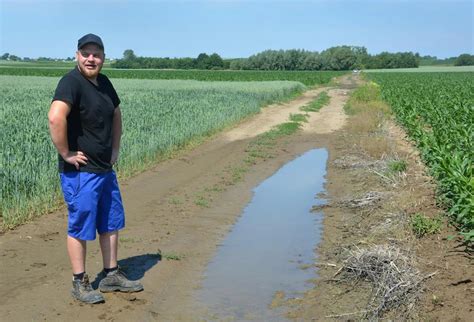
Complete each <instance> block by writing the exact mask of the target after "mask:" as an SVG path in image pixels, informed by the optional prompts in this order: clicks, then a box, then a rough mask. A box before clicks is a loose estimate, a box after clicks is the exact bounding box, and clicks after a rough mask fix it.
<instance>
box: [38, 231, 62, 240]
mask: <svg viewBox="0 0 474 322" xmlns="http://www.w3.org/2000/svg"><path fill="white" fill-rule="evenodd" d="M58 236H59V231H53V232H48V233H44V234H40V235H38V237H39V238H41V239H42V240H44V241H50V240H54V239H55V238H57V237H58Z"/></svg>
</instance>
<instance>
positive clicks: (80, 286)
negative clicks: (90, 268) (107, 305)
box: [71, 274, 105, 304]
mask: <svg viewBox="0 0 474 322" xmlns="http://www.w3.org/2000/svg"><path fill="white" fill-rule="evenodd" d="M71 294H72V296H73V297H74V298H75V299H76V300H79V301H81V302H84V303H89V304H96V303H102V302H105V299H104V297H103V296H102V294H100V293H99V292H97V291H94V289H93V288H92V286H91V284H90V283H89V276H87V274H84V277H83V278H82V280H76V279H75V280H73V281H72V290H71Z"/></svg>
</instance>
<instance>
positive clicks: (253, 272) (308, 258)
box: [197, 149, 328, 321]
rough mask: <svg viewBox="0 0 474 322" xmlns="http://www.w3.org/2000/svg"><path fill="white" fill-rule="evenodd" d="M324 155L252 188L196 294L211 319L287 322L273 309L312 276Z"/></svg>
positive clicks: (311, 155) (308, 157)
mask: <svg viewBox="0 0 474 322" xmlns="http://www.w3.org/2000/svg"><path fill="white" fill-rule="evenodd" d="M327 157H328V154H327V151H326V150H325V149H314V150H310V151H308V152H306V153H305V154H303V155H301V156H300V157H298V158H296V159H294V160H293V161H291V162H289V163H287V164H286V165H284V166H283V167H281V168H280V169H279V170H278V171H277V172H276V173H275V174H273V175H272V176H271V177H270V178H268V179H267V180H265V181H263V182H262V183H261V184H260V185H258V186H257V187H256V188H255V189H254V191H253V192H254V196H253V199H252V200H251V202H250V203H249V204H248V205H247V207H246V208H245V209H244V211H243V213H242V216H241V217H240V219H239V221H238V222H237V223H236V224H235V225H234V227H233V229H232V231H231V232H229V234H228V236H227V237H226V238H225V239H224V241H223V242H222V245H220V246H219V249H218V251H217V254H216V255H215V257H214V258H213V260H212V261H211V262H210V263H209V265H208V267H207V269H206V272H205V277H204V280H203V284H202V289H200V290H199V291H198V292H197V299H198V302H199V303H201V304H202V305H203V306H205V307H206V311H207V313H208V317H209V320H211V321H212V320H219V321H222V320H226V321H262V320H265V321H268V320H271V321H286V319H285V318H284V317H283V312H281V310H279V309H278V308H271V307H270V306H271V303H272V300H273V299H274V297H275V294H277V292H278V293H279V294H283V293H281V292H284V296H285V297H286V298H289V297H298V296H299V294H301V292H303V291H304V290H306V289H308V288H310V287H311V284H310V282H309V280H310V279H313V278H315V277H316V271H315V268H314V266H312V265H311V264H312V263H314V260H315V253H314V248H315V247H316V246H317V244H318V242H319V240H320V236H321V221H322V218H321V217H322V216H321V214H318V213H316V214H315V213H311V212H310V210H311V208H312V206H314V205H317V204H322V203H323V202H324V201H323V200H318V199H316V197H315V196H316V195H318V194H321V193H322V192H323V190H324V187H323V185H324V182H325V174H326V161H327Z"/></svg>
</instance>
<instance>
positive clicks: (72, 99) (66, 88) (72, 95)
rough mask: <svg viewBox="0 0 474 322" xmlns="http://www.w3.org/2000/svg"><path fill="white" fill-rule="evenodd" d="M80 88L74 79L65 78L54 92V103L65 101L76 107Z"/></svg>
mask: <svg viewBox="0 0 474 322" xmlns="http://www.w3.org/2000/svg"><path fill="white" fill-rule="evenodd" d="M78 94H79V87H78V86H77V84H76V82H75V80H74V79H73V78H72V77H67V76H64V77H63V78H61V80H60V81H59V83H58V86H57V87H56V91H55V92H54V96H53V101H63V102H67V103H69V104H71V107H72V106H75V105H76V104H75V103H76V102H78Z"/></svg>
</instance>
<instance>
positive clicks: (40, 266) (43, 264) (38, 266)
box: [30, 263, 47, 268]
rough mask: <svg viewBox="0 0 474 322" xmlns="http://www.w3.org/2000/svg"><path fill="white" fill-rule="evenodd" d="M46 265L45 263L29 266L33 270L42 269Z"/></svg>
mask: <svg viewBox="0 0 474 322" xmlns="http://www.w3.org/2000/svg"><path fill="white" fill-rule="evenodd" d="M46 265H47V264H46V263H33V264H31V265H30V266H31V267H35V268H42V267H45V266H46Z"/></svg>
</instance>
